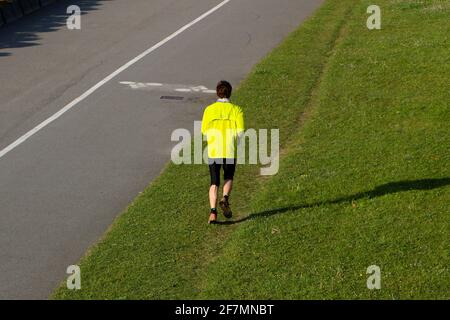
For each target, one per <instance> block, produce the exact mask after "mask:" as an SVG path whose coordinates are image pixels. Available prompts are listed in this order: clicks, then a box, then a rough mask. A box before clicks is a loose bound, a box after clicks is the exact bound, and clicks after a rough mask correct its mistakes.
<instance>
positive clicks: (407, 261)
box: [53, 0, 450, 299]
mask: <svg viewBox="0 0 450 320" xmlns="http://www.w3.org/2000/svg"><path fill="white" fill-rule="evenodd" d="M370 4H371V3H369V1H357V0H341V1H332V0H329V1H327V2H326V3H325V5H324V6H323V7H322V8H321V9H320V10H319V11H318V12H317V13H316V14H315V15H314V16H313V17H312V18H311V19H309V20H308V21H307V22H306V23H304V24H303V25H302V26H301V28H299V29H298V30H297V31H295V32H294V33H293V34H291V35H290V36H289V37H288V38H287V39H286V41H284V43H283V44H282V45H281V46H280V47H278V48H277V49H276V50H274V51H273V52H272V53H271V54H270V55H268V57H267V58H266V59H264V61H262V62H261V63H260V64H259V65H258V66H257V67H256V68H255V69H254V71H253V72H252V73H251V74H250V75H249V77H248V78H247V79H246V80H245V81H244V82H243V83H242V84H241V86H240V88H239V90H238V91H237V92H236V94H235V96H234V100H235V102H236V103H238V104H240V105H241V106H242V107H243V108H244V111H245V114H246V120H247V125H248V126H249V127H252V128H256V129H258V128H279V129H280V135H281V137H280V141H281V147H282V150H283V151H282V158H281V164H280V172H279V174H278V175H277V176H274V177H272V178H260V177H258V175H257V174H258V168H256V167H253V166H240V167H239V168H238V174H237V179H236V188H235V191H234V194H233V197H232V205H233V206H234V208H235V212H238V213H239V214H238V216H237V217H236V218H235V220H234V221H233V223H230V224H224V225H218V226H214V227H210V226H207V225H206V221H207V217H208V207H207V187H208V173H207V168H206V167H204V166H175V165H168V167H167V168H166V170H165V171H164V172H163V174H162V175H161V176H160V177H159V178H158V179H157V180H156V181H154V182H153V183H152V184H151V185H150V186H149V187H148V188H147V189H146V190H145V191H144V192H143V193H142V194H141V195H140V196H139V197H138V198H137V199H136V200H135V201H134V203H133V204H132V205H130V207H129V208H128V209H127V210H126V211H125V212H124V213H123V214H122V215H121V216H120V217H119V218H118V219H116V221H115V223H114V224H113V226H112V227H111V228H110V230H109V231H108V232H107V234H106V235H105V237H104V238H103V239H102V240H101V241H100V242H99V243H98V244H97V245H96V246H94V247H93V248H92V249H91V250H90V252H88V253H87V255H86V257H85V258H83V259H82V261H81V264H80V266H81V271H82V290H79V291H69V290H67V289H66V288H65V287H64V286H61V287H60V288H58V289H57V290H56V291H55V293H54V295H53V298H56V299H92V298H95V299H177V298H186V299H193V298H194V299H195V298H207V299H209V298H214V299H215V298H239V299H241V298H242V299H243V298H246V299H254V298H275V299H278V298H284V299H290V298H291V299H297V298H298V299H301V298H306V299H314V298H319V299H322V298H388V299H390V298H398V299H402V298H448V297H449V290H448V271H449V270H448V262H449V260H448V249H449V248H448V241H446V240H447V239H448V234H449V223H448V221H449V219H448V218H449V213H448V203H449V202H450V201H449V200H450V197H449V192H448V191H449V189H450V187H449V185H450V172H449V169H448V163H449V160H450V159H449V152H448V151H449V145H450V139H449V135H448V122H449V120H450V114H449V111H448V101H450V99H449V98H450V93H449V90H448V88H446V84H448V83H450V57H449V55H448V48H449V45H450V43H449V39H448V34H449V31H450V30H449V29H450V26H449V25H448V19H449V18H450V12H449V9H448V8H447V7H446V6H445V4H444V3H443V2H441V1H420V2H419V1H407V0H405V1H387V0H380V1H378V5H379V6H380V7H381V8H382V18H383V20H382V30H375V31H369V30H368V29H367V28H366V27H365V20H366V19H367V16H368V15H367V14H366V8H367V7H368V6H369V5H370ZM370 265H378V266H380V268H381V272H382V289H381V290H376V291H370V290H368V289H367V287H366V279H367V275H366V269H367V267H368V266H370Z"/></svg>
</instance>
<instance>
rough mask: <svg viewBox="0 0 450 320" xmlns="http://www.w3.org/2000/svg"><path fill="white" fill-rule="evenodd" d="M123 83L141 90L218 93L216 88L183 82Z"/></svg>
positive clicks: (122, 82)
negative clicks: (184, 83)
mask: <svg viewBox="0 0 450 320" xmlns="http://www.w3.org/2000/svg"><path fill="white" fill-rule="evenodd" d="M120 83H121V84H124V85H127V86H129V87H130V88H131V89H134V90H139V89H144V90H155V89H157V90H160V91H176V92H185V93H189V92H195V93H208V94H210V93H211V94H212V93H216V90H210V89H208V88H207V87H205V86H187V85H181V84H162V83H154V82H132V81H121V82H120Z"/></svg>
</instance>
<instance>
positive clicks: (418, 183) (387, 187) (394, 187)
mask: <svg viewBox="0 0 450 320" xmlns="http://www.w3.org/2000/svg"><path fill="white" fill-rule="evenodd" d="M447 185H450V178H440V179H421V180H405V181H398V182H390V183H386V184H383V185H380V186H378V187H376V188H375V189H373V190H370V191H365V192H358V193H356V194H353V195H350V196H347V197H341V198H337V199H334V200H328V201H322V202H316V203H311V204H304V205H298V206H291V207H284V208H278V209H272V210H268V211H263V212H258V213H252V214H250V215H248V216H246V217H244V218H241V219H238V220H234V221H219V222H218V223H217V224H221V225H231V224H236V223H241V222H244V221H247V220H253V219H256V218H267V217H270V216H274V215H277V214H282V213H285V212H288V211H293V210H299V209H307V208H313V207H318V206H322V205H328V204H339V203H346V202H352V201H354V200H358V199H365V198H367V199H372V198H376V197H381V196H384V195H387V194H392V193H398V192H402V191H410V190H431V189H436V188H440V187H443V186H447Z"/></svg>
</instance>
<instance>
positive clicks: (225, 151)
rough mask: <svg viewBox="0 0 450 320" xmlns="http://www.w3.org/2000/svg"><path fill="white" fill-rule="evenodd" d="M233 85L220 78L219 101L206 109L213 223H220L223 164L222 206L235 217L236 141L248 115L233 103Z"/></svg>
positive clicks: (228, 215)
mask: <svg viewBox="0 0 450 320" xmlns="http://www.w3.org/2000/svg"><path fill="white" fill-rule="evenodd" d="M232 90H233V89H232V87H231V84H230V83H229V82H227V81H220V82H219V83H218V84H217V96H218V97H219V100H217V102H215V103H213V104H212V105H210V106H208V107H207V108H206V109H205V113H204V114H203V120H202V134H203V135H205V136H206V138H207V141H208V164H209V173H210V176H211V185H210V188H209V203H210V206H211V211H210V216H209V221H208V223H209V224H214V223H216V222H217V209H216V206H217V197H218V191H219V186H220V169H221V167H223V173H224V174H223V180H224V185H223V198H222V200H220V202H219V205H220V208H221V209H222V211H223V215H224V216H225V217H226V218H228V219H229V218H231V217H232V215H233V214H232V212H231V208H230V204H229V202H228V200H229V197H230V193H231V189H232V187H233V178H234V172H235V169H236V144H237V138H238V136H239V135H240V134H241V133H243V132H244V114H243V112H242V110H241V108H240V107H238V106H236V105H234V104H232V103H231V102H230V97H231V91H232Z"/></svg>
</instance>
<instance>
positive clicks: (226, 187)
mask: <svg viewBox="0 0 450 320" xmlns="http://www.w3.org/2000/svg"><path fill="white" fill-rule="evenodd" d="M232 189H233V180H225V184H224V185H223V195H224V196H230V193H231V190H232Z"/></svg>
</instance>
